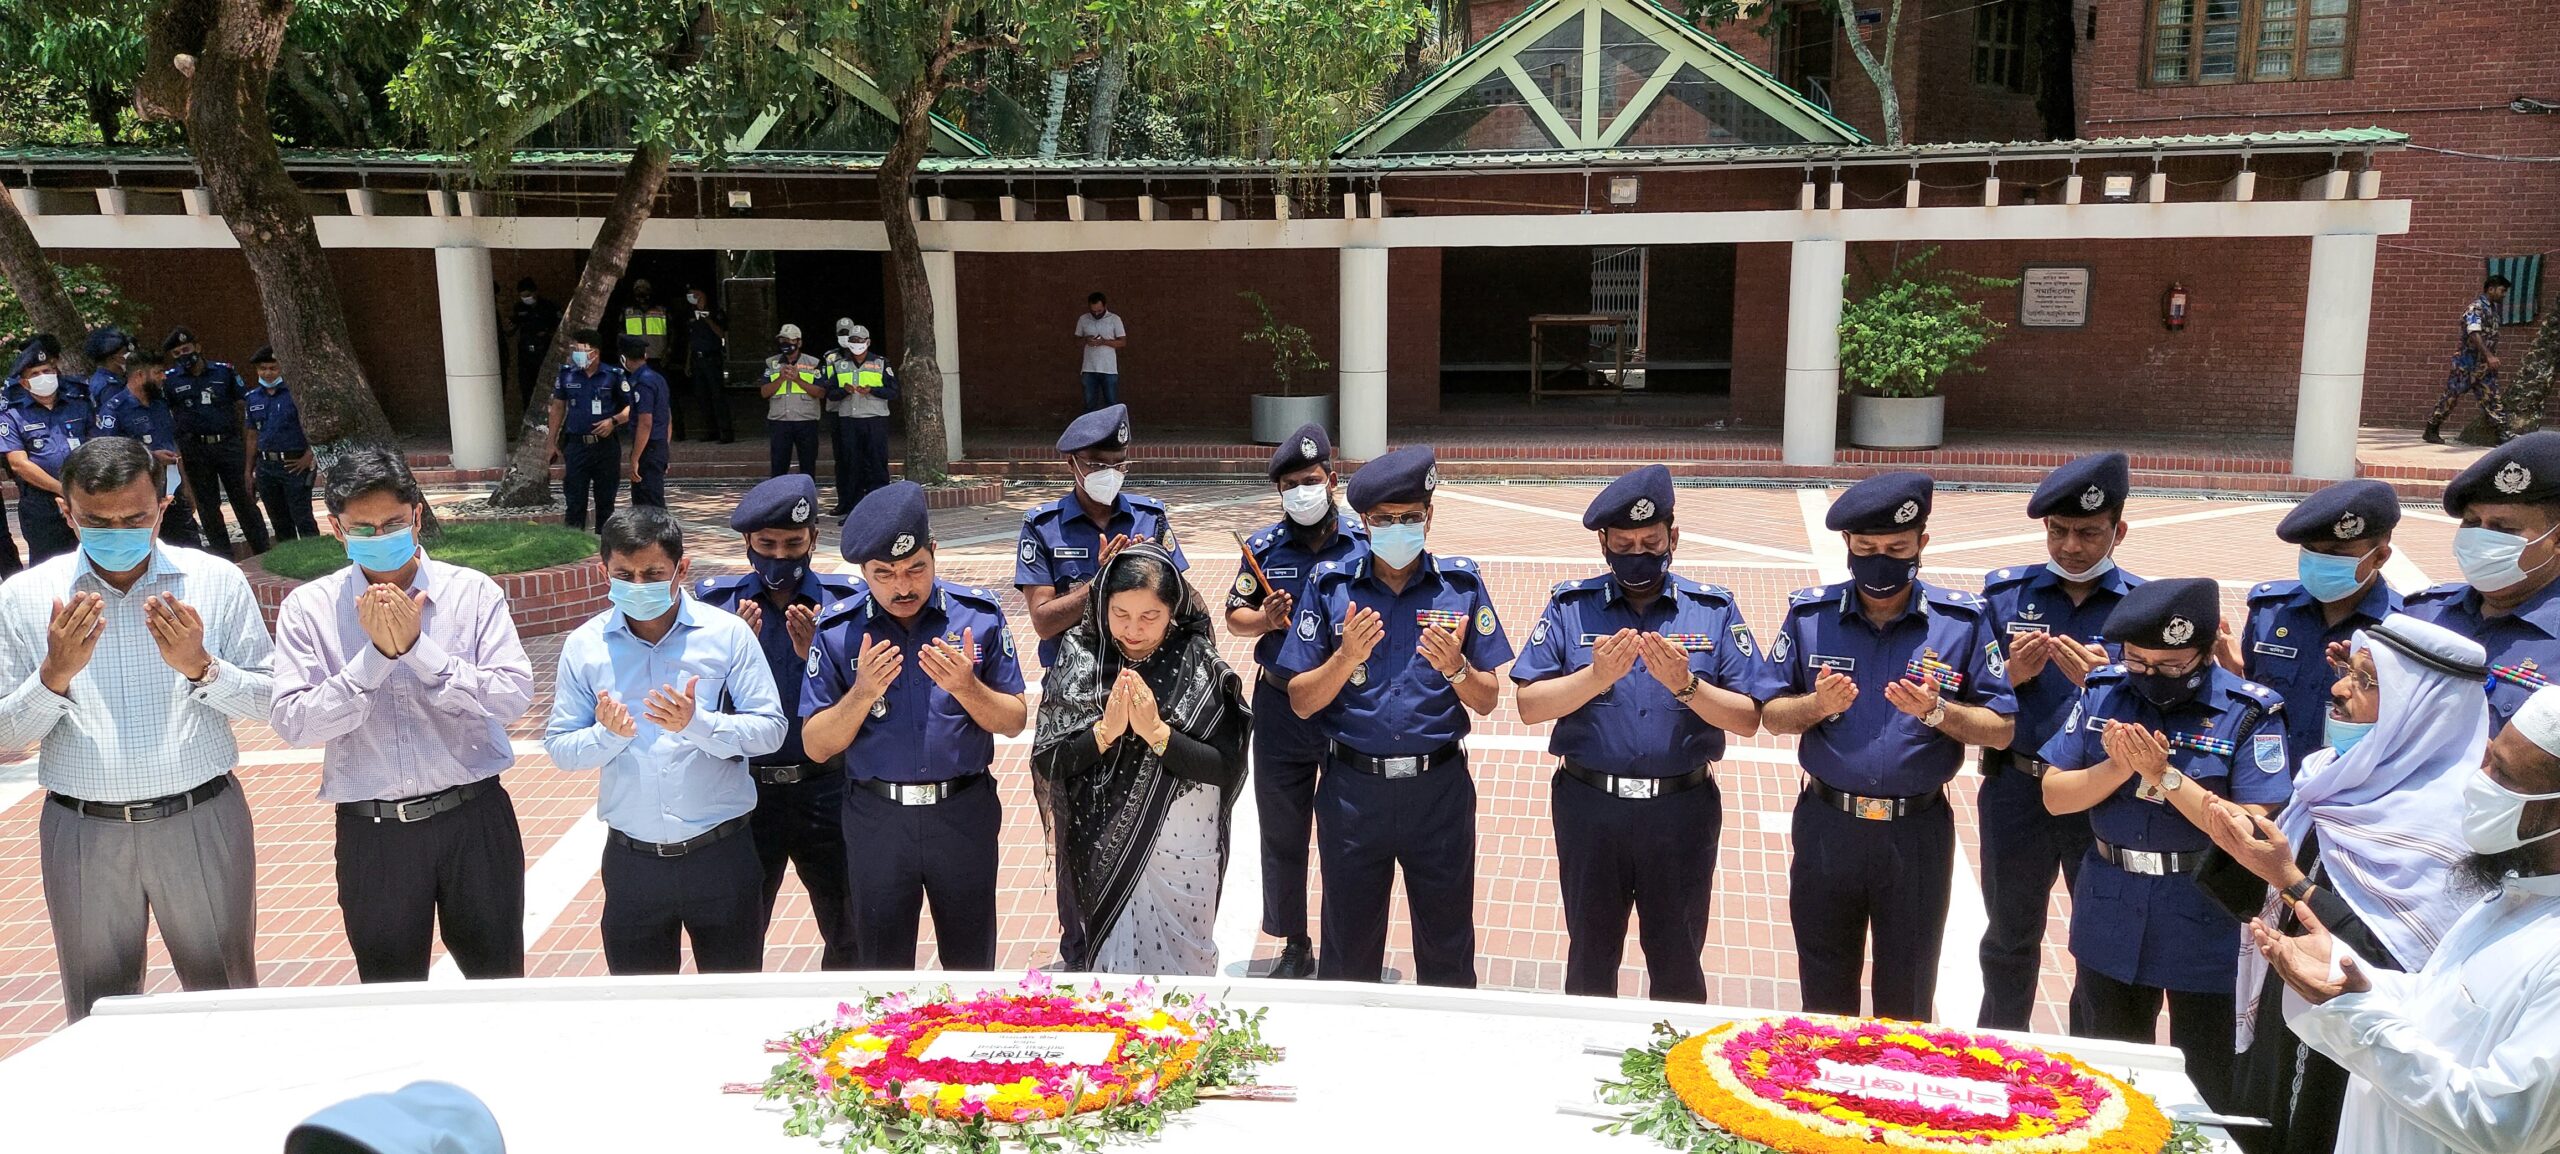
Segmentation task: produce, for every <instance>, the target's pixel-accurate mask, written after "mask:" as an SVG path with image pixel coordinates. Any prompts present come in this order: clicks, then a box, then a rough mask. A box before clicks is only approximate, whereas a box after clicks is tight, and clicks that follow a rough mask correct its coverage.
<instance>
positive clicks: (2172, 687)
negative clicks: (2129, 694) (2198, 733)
mask: <svg viewBox="0 0 2560 1154" xmlns="http://www.w3.org/2000/svg"><path fill="white" fill-rule="evenodd" d="M2204 678H2205V666H2203V665H2197V666H2196V668H2195V671H2194V672H2192V673H2182V674H2179V675H2178V676H2176V677H2171V676H2169V675H2168V674H2165V673H2127V674H2125V675H2124V679H2125V681H2126V683H2127V684H2130V685H2132V686H2133V691H2134V692H2135V693H2138V694H2140V695H2142V699H2143V700H2144V701H2148V702H2150V703H2151V704H2152V705H2153V706H2154V707H2155V708H2159V709H2176V708H2177V707H2179V706H2181V705H2185V704H2186V703H2188V702H2190V701H2193V700H2195V696H2196V691H2197V690H2199V689H2202V688H2204Z"/></svg>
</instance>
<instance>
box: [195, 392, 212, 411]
mask: <svg viewBox="0 0 2560 1154" xmlns="http://www.w3.org/2000/svg"><path fill="white" fill-rule="evenodd" d="M212 404H213V394H212V393H197V394H196V405H197V406H198V407H200V408H201V407H209V406H211V405H212Z"/></svg>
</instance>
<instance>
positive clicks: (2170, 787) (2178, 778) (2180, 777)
mask: <svg viewBox="0 0 2560 1154" xmlns="http://www.w3.org/2000/svg"><path fill="white" fill-rule="evenodd" d="M2186 786H2187V775H2185V774H2183V773H2180V772H2178V771H2177V770H2176V769H2164V770H2161V771H2160V792H2162V793H2176V792H2178V791H2179V790H2181V789H2184V788H2186Z"/></svg>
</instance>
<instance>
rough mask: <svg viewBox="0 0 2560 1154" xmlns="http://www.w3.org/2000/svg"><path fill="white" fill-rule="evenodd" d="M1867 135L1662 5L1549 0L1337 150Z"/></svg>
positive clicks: (1776, 142) (1767, 141)
mask: <svg viewBox="0 0 2560 1154" xmlns="http://www.w3.org/2000/svg"><path fill="white" fill-rule="evenodd" d="M1864 143H1866V138H1865V137H1864V136H1861V135H1859V133H1858V131H1857V130H1856V129H1854V128H1851V127H1849V126H1848V125H1847V124H1846V123H1843V122H1842V121H1841V120H1840V119H1839V118H1838V117H1835V116H1833V115H1831V114H1830V113H1829V112H1827V111H1825V110H1824V109H1823V108H1822V107H1821V106H1819V105H1816V104H1814V103H1813V102H1812V101H1810V100H1807V99H1805V97H1804V96H1803V95H1801V94H1799V93H1797V92H1796V91H1795V90H1794V89H1791V88H1789V87H1787V86H1786V85H1784V84H1781V83H1779V82H1778V80H1777V78H1775V77H1773V76H1770V75H1769V74H1768V73H1766V72H1763V71H1761V70H1760V69H1759V68H1758V67H1756V66H1754V65H1753V64H1752V63H1751V62H1750V61H1749V60H1747V59H1744V58H1743V56H1742V55H1741V54H1740V53H1738V52H1735V51H1734V50H1733V49H1731V48H1728V47H1726V46H1725V45H1724V44H1723V43H1722V42H1721V41H1718V40H1717V39H1716V38H1715V37H1712V36H1709V35H1707V34H1706V33H1704V32H1701V31H1699V30H1698V29H1697V28H1696V27H1694V26H1692V25H1691V24H1690V23H1689V22H1687V21H1685V20H1682V19H1681V18H1680V17H1679V16H1678V15H1676V14H1674V13H1673V12H1671V11H1670V10H1669V9H1667V8H1664V7H1662V6H1661V5H1660V4H1657V3H1654V2H1653V0H1541V2H1540V3H1537V4H1533V5H1531V6H1530V7H1529V8H1528V9H1526V10H1525V11H1523V12H1521V13H1520V14H1519V15H1518V16H1515V17H1513V18H1511V19H1510V20H1509V21H1507V22H1505V23H1504V24H1503V26H1502V27H1500V28H1498V29H1496V30H1494V32H1493V34H1492V35H1490V36H1487V37H1485V38H1484V39H1482V40H1479V41H1477V42H1476V43H1475V44H1473V45H1470V46H1469V47H1468V48H1467V49H1466V51H1464V52H1461V53H1459V54H1458V56H1457V57H1456V58H1455V59H1453V60H1451V61H1450V62H1449V63H1448V65H1447V66H1445V67H1443V68H1442V69H1441V70H1440V71H1439V72H1438V73H1436V74H1434V75H1433V76H1431V77H1430V78H1428V79H1426V80H1424V81H1423V82H1422V83H1421V84H1419V85H1416V86H1415V87H1414V88H1413V89H1412V90H1411V91H1409V92H1407V93H1405V94H1404V95H1403V96H1400V97H1398V98H1397V99H1396V100H1395V101H1394V102H1393V103H1391V104H1389V105H1388V106H1387V107H1386V108H1385V109H1383V110H1381V111H1380V112H1379V113H1378V115H1376V116H1374V117H1371V118H1370V120H1369V122H1368V123H1367V124H1364V125H1362V126H1361V127H1359V128H1358V129H1355V130H1353V131H1352V133H1351V134H1350V135H1348V136H1346V137H1344V138H1343V140H1342V143H1341V145H1340V146H1339V147H1337V148H1336V149H1335V152H1334V155H1335V156H1336V157H1341V158H1348V157H1354V156H1382V155H1397V154H1450V153H1466V152H1534V151H1544V150H1553V151H1566V152H1570V151H1581V150H1592V149H1644V148H1698V147H1715V146H1734V147H1783V146H1788V145H1804V144H1815V145H1822V144H1829V145H1855V144H1864Z"/></svg>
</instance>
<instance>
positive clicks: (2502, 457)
mask: <svg viewBox="0 0 2560 1154" xmlns="http://www.w3.org/2000/svg"><path fill="white" fill-rule="evenodd" d="M2551 501H2560V432H2554V431H2552V430H2549V429H2544V430H2541V431H2539V432H2532V433H2526V434H2525V435H2523V436H2521V437H2518V438H2516V439H2515V440H2512V441H2509V442H2507V443H2506V444H2503V445H2500V446H2498V447H2497V448H2494V449H2491V450H2489V451H2488V452H2486V453H2482V454H2481V455H2480V459H2479V460H2477V461H2473V462H2472V463H2471V467H2470V468H2468V469H2464V470H2463V471H2462V472H2460V473H2458V474H2456V475H2455V476H2454V478H2453V482H2452V483H2451V484H2449V485H2446V486H2445V487H2444V511H2445V512H2447V513H2451V514H2453V515H2454V516H2456V517H2459V516H2461V515H2462V511H2463V510H2464V509H2466V508H2469V507H2470V506H2472V505H2539V504H2543V503H2545V502H2551Z"/></svg>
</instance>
